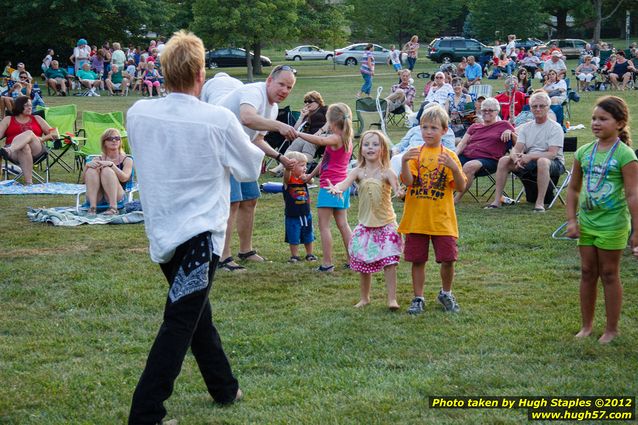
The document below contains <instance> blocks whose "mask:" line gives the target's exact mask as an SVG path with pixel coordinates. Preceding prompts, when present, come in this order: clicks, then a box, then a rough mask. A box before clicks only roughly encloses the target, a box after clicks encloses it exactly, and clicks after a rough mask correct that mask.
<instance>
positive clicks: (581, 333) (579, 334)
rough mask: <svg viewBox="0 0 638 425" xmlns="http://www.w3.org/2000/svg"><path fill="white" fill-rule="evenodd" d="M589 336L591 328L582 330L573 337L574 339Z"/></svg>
mask: <svg viewBox="0 0 638 425" xmlns="http://www.w3.org/2000/svg"><path fill="white" fill-rule="evenodd" d="M589 335H591V328H582V329H581V330H580V332H578V333H577V334H576V335H574V337H576V338H587V337H588V336H589Z"/></svg>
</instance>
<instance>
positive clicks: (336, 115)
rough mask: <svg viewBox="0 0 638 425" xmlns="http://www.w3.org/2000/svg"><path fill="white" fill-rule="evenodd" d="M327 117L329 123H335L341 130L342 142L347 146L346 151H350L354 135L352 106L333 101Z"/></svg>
mask: <svg viewBox="0 0 638 425" xmlns="http://www.w3.org/2000/svg"><path fill="white" fill-rule="evenodd" d="M326 119H327V120H328V124H330V125H334V126H335V127H337V129H339V130H341V142H342V143H343V145H344V146H345V148H346V151H347V152H350V149H352V136H353V134H354V131H353V130H352V111H351V110H350V107H349V106H348V105H346V104H345V103H333V104H332V105H330V106H328V112H326Z"/></svg>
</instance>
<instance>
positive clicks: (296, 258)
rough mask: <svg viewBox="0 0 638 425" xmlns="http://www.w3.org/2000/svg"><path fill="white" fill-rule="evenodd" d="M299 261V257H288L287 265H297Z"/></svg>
mask: <svg viewBox="0 0 638 425" xmlns="http://www.w3.org/2000/svg"><path fill="white" fill-rule="evenodd" d="M300 261H301V258H299V257H298V256H296V255H292V256H291V257H290V259H289V260H288V262H289V263H298V262H300Z"/></svg>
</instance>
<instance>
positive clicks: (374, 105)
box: [353, 87, 388, 137]
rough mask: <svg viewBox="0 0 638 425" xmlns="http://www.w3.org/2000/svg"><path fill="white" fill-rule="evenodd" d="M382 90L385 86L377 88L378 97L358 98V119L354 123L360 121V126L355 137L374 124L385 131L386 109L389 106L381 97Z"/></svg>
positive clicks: (356, 111)
mask: <svg viewBox="0 0 638 425" xmlns="http://www.w3.org/2000/svg"><path fill="white" fill-rule="evenodd" d="M380 90H383V88H382V87H379V88H378V89H377V98H376V99H373V98H371V97H362V98H360V99H357V103H356V105H355V113H356V114H357V119H356V120H353V123H355V122H356V123H358V126H357V132H356V134H355V136H354V137H359V136H361V133H363V132H364V131H366V130H368V129H369V128H370V127H372V126H376V127H379V128H380V129H381V130H382V131H383V132H384V133H385V111H386V109H387V107H388V102H386V100H385V99H381V98H380V93H379V91H380Z"/></svg>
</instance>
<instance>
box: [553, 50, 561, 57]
mask: <svg viewBox="0 0 638 425" xmlns="http://www.w3.org/2000/svg"><path fill="white" fill-rule="evenodd" d="M552 56H558V57H561V56H562V55H561V54H560V52H559V51H558V50H554V51H553V52H552Z"/></svg>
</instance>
